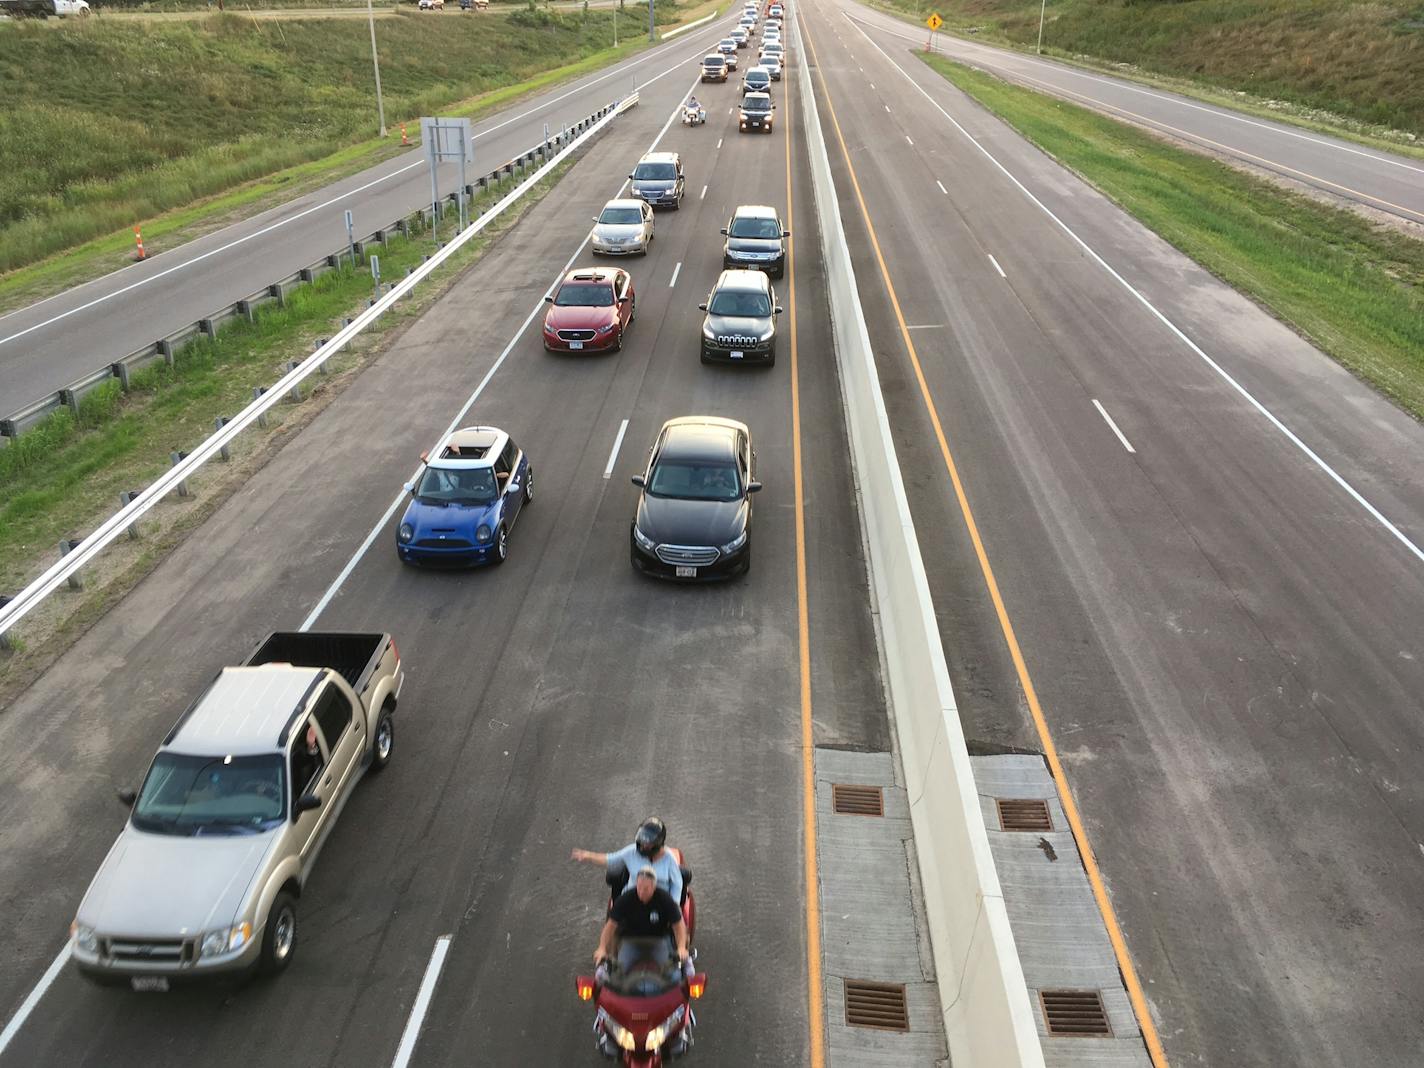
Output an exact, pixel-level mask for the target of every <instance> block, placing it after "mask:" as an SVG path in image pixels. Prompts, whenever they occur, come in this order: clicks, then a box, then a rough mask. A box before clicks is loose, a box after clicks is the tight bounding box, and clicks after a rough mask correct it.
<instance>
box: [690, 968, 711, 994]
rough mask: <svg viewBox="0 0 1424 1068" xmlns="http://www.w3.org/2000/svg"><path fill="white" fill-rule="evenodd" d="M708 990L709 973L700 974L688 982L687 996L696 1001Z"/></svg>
mask: <svg viewBox="0 0 1424 1068" xmlns="http://www.w3.org/2000/svg"><path fill="white" fill-rule="evenodd" d="M706 989H707V973H706V972H698V973H697V974H696V975H694V976H693V977H692V978H691V979H689V980H688V981H687V996H688V997H690V998H693V999H694V1000H695V999H697V998H700V997H701V996H702V994H703V991H705V990H706Z"/></svg>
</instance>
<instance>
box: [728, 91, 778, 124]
mask: <svg viewBox="0 0 1424 1068" xmlns="http://www.w3.org/2000/svg"><path fill="white" fill-rule="evenodd" d="M775 110H776V105H775V104H773V103H772V102H771V94H769V93H747V94H746V95H745V96H744V97H742V107H741V111H740V113H739V115H738V118H737V131H738V132H739V133H746V132H747V131H749V130H761V131H763V132H764V133H771V121H772V112H774V111H775Z"/></svg>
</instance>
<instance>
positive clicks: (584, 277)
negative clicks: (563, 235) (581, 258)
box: [544, 267, 637, 352]
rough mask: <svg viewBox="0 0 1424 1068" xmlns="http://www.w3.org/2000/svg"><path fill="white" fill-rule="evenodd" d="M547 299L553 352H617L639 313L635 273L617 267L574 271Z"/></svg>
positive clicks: (547, 344)
mask: <svg viewBox="0 0 1424 1068" xmlns="http://www.w3.org/2000/svg"><path fill="white" fill-rule="evenodd" d="M544 300H545V301H547V302H548V304H549V310H548V311H547V312H545V313H544V348H545V349H547V350H548V351H549V352H610V351H611V352H617V351H618V350H619V349H621V348H622V347H623V334H624V333H625V332H626V331H627V329H628V327H629V326H631V325H632V323H633V318H634V316H635V315H636V314H637V308H636V304H635V302H636V300H637V296H636V294H635V293H634V291H633V277H632V275H630V274H629V273H628V272H627V271H624V270H622V269H620V268H617V267H591V268H590V267H583V268H579V269H578V270H573V271H570V272H569V273H568V274H567V275H565V276H564V280H563V281H562V282H560V283H559V288H558V289H557V290H555V291H554V292H553V293H552V294H550V295H549V296H547V297H545V298H544Z"/></svg>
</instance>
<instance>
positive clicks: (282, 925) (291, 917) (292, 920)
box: [261, 890, 297, 975]
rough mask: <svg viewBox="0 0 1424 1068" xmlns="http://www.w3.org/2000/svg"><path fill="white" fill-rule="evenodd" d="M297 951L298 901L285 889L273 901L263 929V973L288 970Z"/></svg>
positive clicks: (270, 973) (275, 973) (269, 973)
mask: <svg viewBox="0 0 1424 1068" xmlns="http://www.w3.org/2000/svg"><path fill="white" fill-rule="evenodd" d="M296 951H297V901H296V898H294V897H292V895H291V894H289V893H287V892H286V891H285V890H284V891H283V892H282V893H280V894H278V895H277V899H276V900H275V901H273V902H272V908H271V909H270V910H268V912H267V923H266V925H265V926H264V928H263V931H262V960H261V968H262V974H264V975H277V974H278V973H279V972H283V971H286V970H287V965H288V964H290V963H291V962H292V954H293V953H295V952H296Z"/></svg>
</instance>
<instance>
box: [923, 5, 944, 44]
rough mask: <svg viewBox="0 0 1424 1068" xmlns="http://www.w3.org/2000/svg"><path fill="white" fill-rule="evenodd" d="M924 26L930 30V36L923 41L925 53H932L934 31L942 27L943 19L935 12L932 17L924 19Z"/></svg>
mask: <svg viewBox="0 0 1424 1068" xmlns="http://www.w3.org/2000/svg"><path fill="white" fill-rule="evenodd" d="M925 25H926V26H928V27H929V28H930V35H929V37H928V38H927V39H926V40H925V51H926V52H933V51H934V35H935V31H936V30H938V29H939V28H940V27H941V26H943V25H944V19H942V18H940V17H939V12H938V11H936V12H934V13H933V14H932V15H930V17H929V18H927V19H925Z"/></svg>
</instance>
